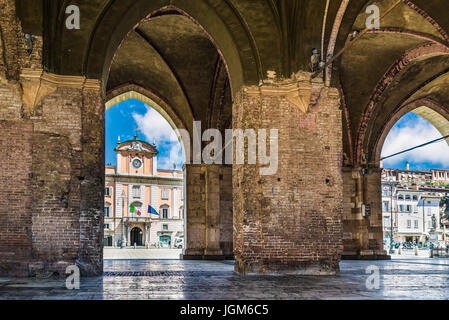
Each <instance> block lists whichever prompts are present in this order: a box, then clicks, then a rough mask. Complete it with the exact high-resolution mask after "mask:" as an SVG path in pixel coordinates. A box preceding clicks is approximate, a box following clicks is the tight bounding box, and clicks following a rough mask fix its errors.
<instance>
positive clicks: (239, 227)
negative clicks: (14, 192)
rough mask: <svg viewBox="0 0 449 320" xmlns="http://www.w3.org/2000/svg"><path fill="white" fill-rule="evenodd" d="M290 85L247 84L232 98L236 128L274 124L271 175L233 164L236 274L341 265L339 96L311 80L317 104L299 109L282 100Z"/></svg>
mask: <svg viewBox="0 0 449 320" xmlns="http://www.w3.org/2000/svg"><path fill="white" fill-rule="evenodd" d="M300 85H301V84H300ZM295 86H296V83H293V84H292V83H291V82H286V83H282V82H280V83H275V84H271V85H268V84H267V85H263V86H261V87H255V88H254V87H249V88H244V89H243V90H242V91H241V93H240V95H239V97H237V99H236V102H235V104H234V109H233V117H234V118H233V128H241V129H247V128H253V129H256V130H257V129H278V130H279V156H278V157H279V169H278V172H277V173H276V174H275V175H272V176H261V175H260V173H259V166H255V165H246V164H245V165H234V170H233V188H234V230H235V234H234V239H235V241H234V246H235V247H234V253H235V258H236V271H237V272H239V273H275V274H276V273H294V274H329V273H335V272H337V271H338V270H339V266H338V262H339V260H340V255H341V252H342V198H343V194H342V192H343V188H342V173H341V150H342V131H341V130H342V129H341V128H342V125H341V121H342V120H341V111H340V109H339V104H340V100H339V96H338V92H337V90H335V89H333V88H324V87H323V85H322V84H320V83H314V84H313V89H312V92H313V94H312V100H313V101H315V103H314V105H312V106H310V108H309V110H308V111H307V112H306V113H304V112H303V111H301V110H300V108H299V107H298V106H297V105H294V104H292V103H290V102H288V101H287V99H286V96H287V94H288V92H290V91H291V90H292V89H291V88H294V87H295ZM295 90H297V89H295ZM307 101H309V100H308V99H307ZM298 102H299V101H298Z"/></svg>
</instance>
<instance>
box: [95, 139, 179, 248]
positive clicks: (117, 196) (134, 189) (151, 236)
mask: <svg viewBox="0 0 449 320" xmlns="http://www.w3.org/2000/svg"><path fill="white" fill-rule="evenodd" d="M115 152H116V157H117V165H116V166H115V167H113V166H107V167H106V185H105V199H104V200H105V212H104V217H105V218H104V228H105V230H104V231H105V232H104V236H105V246H118V245H120V244H121V243H122V242H123V243H124V245H126V246H134V245H136V246H147V247H155V248H158V247H166V248H173V247H174V246H175V244H176V241H179V240H178V239H182V238H183V237H184V187H183V185H184V177H183V172H182V171H178V170H158V169H157V155H158V151H157V149H156V146H155V145H152V144H149V143H147V142H145V141H140V140H138V139H137V137H135V139H134V140H130V141H126V142H123V143H121V142H120V139H119V141H118V143H117V147H116V149H115Z"/></svg>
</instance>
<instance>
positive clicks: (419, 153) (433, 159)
mask: <svg viewBox="0 0 449 320" xmlns="http://www.w3.org/2000/svg"><path fill="white" fill-rule="evenodd" d="M441 137H442V135H441V133H440V132H439V131H438V130H437V129H436V128H435V127H434V126H432V125H431V124H430V123H429V122H427V121H426V120H424V119H423V118H418V119H417V120H416V121H410V122H409V123H407V125H406V126H403V127H393V129H392V130H391V131H390V133H389V134H388V136H387V138H386V140H385V143H384V146H383V149H382V157H385V156H389V155H392V154H394V153H397V152H400V151H403V150H406V149H409V148H412V147H415V146H418V145H421V144H424V143H426V142H429V141H432V140H435V139H438V138H441ZM404 161H408V162H410V163H411V164H412V165H413V164H419V163H431V165H434V166H436V167H449V146H448V145H447V143H446V142H445V141H441V142H438V143H434V144H431V145H428V146H425V147H422V148H419V149H416V150H413V151H410V152H407V153H403V154H401V155H399V156H396V157H393V158H390V159H387V160H385V161H384V167H393V168H394V167H397V164H399V163H400V162H404Z"/></svg>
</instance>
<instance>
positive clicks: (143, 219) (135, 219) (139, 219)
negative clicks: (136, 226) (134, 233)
mask: <svg viewBox="0 0 449 320" xmlns="http://www.w3.org/2000/svg"><path fill="white" fill-rule="evenodd" d="M123 220H124V221H125V222H150V220H151V218H150V217H125V218H123Z"/></svg>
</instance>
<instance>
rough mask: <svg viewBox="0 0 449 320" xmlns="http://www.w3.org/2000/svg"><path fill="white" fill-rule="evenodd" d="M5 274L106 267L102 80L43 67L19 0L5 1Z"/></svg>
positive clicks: (1, 122)
mask: <svg viewBox="0 0 449 320" xmlns="http://www.w3.org/2000/svg"><path fill="white" fill-rule="evenodd" d="M0 40H1V41H0V133H1V137H0V164H1V168H0V169H1V170H0V241H1V243H0V257H1V259H0V274H1V275H19V276H34V275H51V274H55V273H56V274H59V275H64V273H65V268H66V266H67V265H69V264H77V265H79V266H80V267H81V271H82V273H83V274H84V275H97V274H100V273H101V272H102V268H103V267H102V248H103V192H104V159H103V157H104V104H103V97H102V94H101V92H102V91H101V88H100V86H99V83H98V81H92V80H86V79H84V78H82V77H61V76H58V75H51V74H45V73H44V72H43V71H42V38H41V37H36V36H35V41H34V42H33V52H32V53H31V54H29V53H27V52H26V50H25V46H24V38H23V33H22V32H21V26H20V22H19V21H18V19H17V18H16V16H15V1H14V0H3V1H1V2H0Z"/></svg>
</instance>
